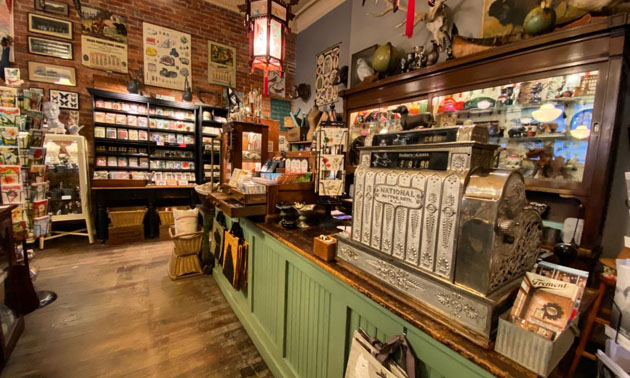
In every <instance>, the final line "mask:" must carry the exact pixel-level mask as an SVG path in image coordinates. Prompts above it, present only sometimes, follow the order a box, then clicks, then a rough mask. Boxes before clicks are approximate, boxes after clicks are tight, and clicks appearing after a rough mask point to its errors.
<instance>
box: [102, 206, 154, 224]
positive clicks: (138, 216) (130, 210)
mask: <svg viewBox="0 0 630 378" xmlns="http://www.w3.org/2000/svg"><path fill="white" fill-rule="evenodd" d="M146 213H147V208H146V207H144V206H130V207H110V208H109V209H107V214H108V215H109V219H110V220H111V221H112V225H113V226H114V227H126V226H139V225H141V224H142V223H143V222H144V216H145V214H146Z"/></svg>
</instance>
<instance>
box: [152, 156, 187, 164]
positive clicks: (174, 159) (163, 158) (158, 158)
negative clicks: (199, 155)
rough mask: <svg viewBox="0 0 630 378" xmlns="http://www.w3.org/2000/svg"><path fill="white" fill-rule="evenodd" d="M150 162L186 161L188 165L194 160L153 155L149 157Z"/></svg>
mask: <svg viewBox="0 0 630 378" xmlns="http://www.w3.org/2000/svg"><path fill="white" fill-rule="evenodd" d="M151 160H173V161H187V162H189V163H192V162H193V160H194V159H193V158H191V157H168V156H154V155H151Z"/></svg>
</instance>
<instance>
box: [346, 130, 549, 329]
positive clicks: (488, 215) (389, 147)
mask: <svg viewBox="0 0 630 378" xmlns="http://www.w3.org/2000/svg"><path fill="white" fill-rule="evenodd" d="M366 145H367V147H365V148H363V149H362V150H361V158H360V162H361V163H360V165H359V167H358V169H357V170H356V172H355V191H354V205H353V226H352V235H351V237H350V238H344V237H340V238H339V243H338V246H337V248H338V260H340V261H342V262H343V263H348V264H351V265H353V266H355V267H356V268H359V269H362V270H364V271H366V272H367V273H369V274H371V275H373V276H374V277H376V278H377V279H379V280H381V281H383V282H384V283H386V284H388V285H390V286H392V287H393V288H395V289H396V290H399V291H402V292H404V293H406V294H408V295H410V296H411V297H414V298H415V299H417V300H419V301H421V302H424V303H426V304H428V305H430V306H431V307H433V308H434V309H437V310H438V311H440V312H442V313H443V314H445V315H446V316H448V317H450V318H452V319H454V320H455V321H457V322H460V323H461V324H463V325H464V326H465V327H467V328H468V329H470V330H472V331H475V332H476V333H478V334H480V335H482V336H484V337H486V338H489V337H490V335H491V333H492V330H493V328H494V323H495V321H496V317H497V316H498V315H499V314H498V312H499V311H500V309H501V306H503V305H504V304H505V302H506V299H507V298H508V295H507V293H509V292H510V290H512V289H513V288H514V287H516V286H518V284H519V282H520V278H521V276H522V275H523V274H524V272H525V271H527V270H528V269H530V268H531V267H532V266H533V264H534V263H535V261H536V257H537V255H538V247H539V243H540V237H541V220H540V215H539V214H538V212H537V211H536V210H535V209H534V208H533V207H531V206H530V205H529V204H528V202H527V199H526V198H525V186H524V183H523V178H522V176H521V175H520V173H518V172H516V171H505V170H495V169H492V162H493V154H494V150H495V149H496V146H494V145H490V144H488V132H487V129H486V128H484V127H479V126H464V127H459V128H457V127H455V128H442V129H428V130H418V131H407V132H399V133H390V134H380V135H376V136H374V137H372V138H368V140H367V141H366Z"/></svg>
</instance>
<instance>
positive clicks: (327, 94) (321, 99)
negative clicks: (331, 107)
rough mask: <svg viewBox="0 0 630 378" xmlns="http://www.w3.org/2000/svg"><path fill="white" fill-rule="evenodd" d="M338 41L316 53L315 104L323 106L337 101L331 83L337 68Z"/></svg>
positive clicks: (333, 86) (335, 91)
mask: <svg viewBox="0 0 630 378" xmlns="http://www.w3.org/2000/svg"><path fill="white" fill-rule="evenodd" d="M340 45H341V44H340V43H338V44H336V45H334V46H332V47H329V48H328V49H326V50H324V51H322V52H321V53H319V54H317V71H316V72H317V73H316V75H315V105H317V106H323V105H328V104H332V103H335V102H337V100H338V98H339V96H338V95H337V88H336V86H335V85H333V82H334V81H335V77H336V76H337V72H338V70H339V51H340Z"/></svg>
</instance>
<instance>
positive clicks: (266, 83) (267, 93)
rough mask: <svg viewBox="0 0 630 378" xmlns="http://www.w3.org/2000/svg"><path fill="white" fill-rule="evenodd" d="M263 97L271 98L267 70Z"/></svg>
mask: <svg viewBox="0 0 630 378" xmlns="http://www.w3.org/2000/svg"><path fill="white" fill-rule="evenodd" d="M264 87H265V88H264V89H263V95H264V96H265V97H269V77H268V76H267V70H265V82H264Z"/></svg>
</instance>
